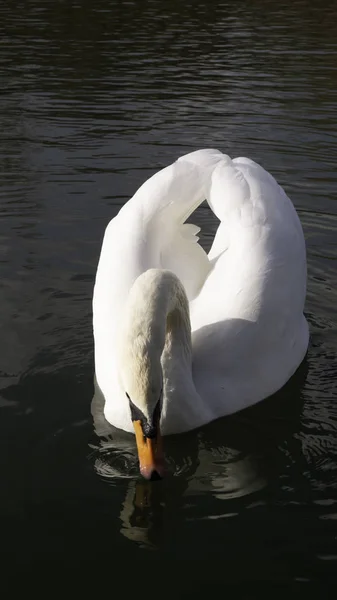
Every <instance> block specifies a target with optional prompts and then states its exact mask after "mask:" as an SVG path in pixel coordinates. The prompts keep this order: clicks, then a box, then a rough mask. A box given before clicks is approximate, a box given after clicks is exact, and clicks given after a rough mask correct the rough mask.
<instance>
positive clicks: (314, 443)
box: [0, 0, 337, 598]
mask: <svg viewBox="0 0 337 600" xmlns="http://www.w3.org/2000/svg"><path fill="white" fill-rule="evenodd" d="M0 33H1V35H0V44H1V45H0V75H1V78H0V81H1V93H0V123H1V126H0V170H1V178H0V195H1V217H2V219H1V229H0V246H1V250H0V252H1V309H2V311H1V312H2V319H1V323H2V324H1V340H2V344H3V350H2V359H1V374H0V375H1V377H0V385H1V396H0V417H1V418H0V440H1V441H0V443H1V453H0V464H1V490H2V491H1V499H0V519H1V532H2V544H1V553H2V556H1V565H2V567H3V569H4V572H6V573H7V572H10V570H11V569H13V571H14V575H15V574H17V573H22V572H24V571H27V570H28V571H29V573H30V575H31V576H32V577H33V581H42V579H43V576H44V574H45V573H46V570H47V569H48V568H51V569H52V571H53V572H54V574H55V573H57V577H60V575H61V574H62V573H66V572H72V573H73V574H74V573H75V572H76V573H80V574H81V577H82V576H84V574H85V573H90V574H92V575H94V577H95V579H96V582H97V589H99V588H100V585H101V584H102V585H103V584H106V585H107V584H108V583H109V584H110V586H111V591H113V590H114V587H115V585H116V580H118V579H119V577H121V575H120V573H119V571H118V570H117V571H116V568H117V566H118V569H119V568H122V569H125V586H126V589H127V590H130V589H131V590H132V589H133V586H134V587H135V589H136V588H137V583H138V581H139V580H138V579H137V578H136V577H135V572H136V566H140V565H141V572H142V578H143V579H141V583H142V586H143V588H144V593H145V592H146V591H148V592H149V593H151V589H148V590H147V589H146V588H147V587H149V585H150V583H151V582H154V581H155V578H156V577H158V580H159V581H160V582H161V586H162V587H161V588H159V593H160V594H161V595H163V594H165V593H167V594H168V596H170V597H172V594H174V595H175V598H180V597H189V596H191V597H192V596H193V598H199V597H200V598H201V597H204V595H205V593H207V592H208V593H217V594H224V593H225V592H226V591H227V589H228V586H229V585H233V586H234V588H235V591H236V593H238V592H241V591H242V593H243V594H244V590H245V589H246V587H247V589H252V588H251V587H249V586H253V585H254V586H255V585H256V586H257V587H259V586H263V585H264V584H265V583H268V584H270V585H272V586H289V585H292V584H294V583H297V584H298V585H301V586H304V587H308V586H309V584H311V583H313V582H316V583H319V584H320V585H321V586H322V587H325V586H329V585H331V584H332V583H333V582H337V575H336V573H337V316H336V306H337V292H336V290H337V270H336V265H337V263H336V259H337V202H336V188H337V169H336V166H337V152H336V148H337V119H336V115H337V4H336V2H334V1H331V0H330V1H328V0H327V1H326V2H324V3H322V2H318V0H311V1H310V2H306V1H305V0H294V1H292V2H291V1H285V0H280V1H279V2H274V1H273V0H257V1H256V2H250V1H249V0H242V1H238V2H235V3H234V2H230V1H229V0H227V1H216V0H213V1H212V2H206V1H205V2H202V1H200V2H197V1H193V0H185V1H184V2H180V1H178V0H167V1H164V0H148V1H145V0H144V1H143V0H139V1H136V0H134V1H132V0H129V1H126V0H125V1H124V0H120V1H118V0H115V1H114V0H95V2H87V1H86V0H82V1H81V0H74V1H73V2H71V3H70V2H67V1H58V2H50V1H48V0H31V1H30V2H29V3H24V2H21V1H19V0H11V1H9V0H5V1H4V2H2V3H1V6H0ZM207 147H214V148H218V149H219V150H221V151H223V152H225V153H227V154H229V155H230V156H232V157H234V156H248V157H250V158H252V159H254V160H256V161H257V162H259V163H261V164H262V165H263V166H264V167H265V168H266V169H267V170H268V171H270V172H271V173H272V174H273V175H274V176H275V178H276V179H277V180H278V182H279V183H280V184H281V185H282V186H284V188H285V190H286V192H287V193H288V195H289V196H290V198H291V199H292V201H293V202H294V204H295V207H296V209H297V211H298V213H299V216H300V219H301V222H302V225H303V229H304V234H305V238H306V244H307V256H308V293H307V302H306V309H305V310H306V316H307V319H308V321H309V325H310V333H311V340H310V347H309V351H308V355H307V357H306V359H305V361H304V363H303V364H302V366H301V368H300V369H299V370H298V372H297V373H296V375H295V376H294V378H293V379H292V380H291V381H290V382H289V383H288V384H287V386H286V387H285V388H284V389H283V390H281V391H280V392H279V393H278V394H277V395H276V396H275V397H274V398H272V399H268V400H266V401H265V402H263V403H261V404H260V405H258V406H257V407H255V408H254V409H250V410H249V411H246V412H244V413H242V414H238V415H234V416H233V417H230V418H228V419H223V420H221V421H219V422H217V423H214V424H211V425H210V426H208V427H205V428H203V429H201V430H200V431H196V432H191V433H189V434H188V435H184V436H180V437H179V436H177V437H172V438H171V439H168V441H167V453H168V461H169V463H170V466H171V470H172V471H173V473H174V476H172V477H171V478H168V479H167V480H164V481H162V482H145V481H141V480H140V478H139V477H138V475H137V468H136V463H135V461H136V456H135V446H134V440H133V438H132V437H129V436H124V438H123V440H122V442H121V441H119V442H117V441H116V438H115V436H114V433H113V432H111V431H109V429H108V428H107V427H106V424H105V423H104V420H103V419H102V415H101V407H100V405H99V402H98V401H97V399H95V398H94V400H93V397H94V384H93V381H94V365H93V337H92V309H91V300H92V291H93V285H94V279H95V272H96V266H97V262H98V257H99V252H100V247H101V242H102V237H103V233H104V229H105V227H106V225H107V223H108V222H109V220H110V219H111V218H112V217H113V216H114V215H116V213H117V212H118V210H119V209H120V207H121V206H122V205H123V204H124V203H125V202H126V201H127V200H128V198H130V197H131V196H132V195H133V193H134V192H135V191H136V189H137V188H138V187H139V186H140V185H141V184H142V183H143V182H144V181H145V180H146V179H147V178H148V177H149V176H151V175H152V174H153V173H154V172H155V171H157V170H158V169H160V168H162V167H164V166H166V165H168V164H170V163H171V162H173V161H174V160H175V159H176V158H177V157H178V156H180V155H182V154H185V153H187V152H190V151H193V150H196V149H198V148H207ZM193 222H195V223H197V224H199V225H200V226H201V227H202V235H201V242H202V244H203V245H204V247H205V248H209V246H210V241H211V239H212V236H213V235H214V231H215V227H216V224H215V222H214V219H213V217H212V214H211V212H210V209H209V208H208V207H207V205H202V206H201V207H200V208H199V209H198V211H197V213H196V214H195V215H193ZM122 258H123V257H121V260H122ZM177 578H178V579H177ZM123 579H124V576H123ZM178 580H179V581H178ZM11 581H12V584H13V580H11ZM12 584H10V585H12ZM49 585H52V583H50V584H49ZM121 586H123V584H122V583H121ZM101 589H103V588H101ZM261 589H262V587H261ZM157 592H158V588H155V593H156V594H157ZM220 597H222V596H220ZM237 597H239V596H237ZM242 597H245V598H246V597H247V598H248V597H249V598H251V597H252V596H249V595H247V596H242Z"/></svg>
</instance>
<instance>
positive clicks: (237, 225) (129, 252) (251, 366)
mask: <svg viewBox="0 0 337 600" xmlns="http://www.w3.org/2000/svg"><path fill="white" fill-rule="evenodd" d="M205 199H206V200H207V202H208V204H209V206H210V208H211V210H212V211H213V213H214V214H215V216H216V217H217V218H218V219H219V221H220V223H219V226H218V229H217V231H216V234H215V236H214V240H213V243H212V247H211V249H210V252H209V253H208V254H206V252H205V251H204V250H203V249H202V247H201V246H200V245H199V243H198V239H199V238H198V237H197V234H198V233H199V231H200V228H199V227H196V226H195V225H193V224H191V223H186V220H187V218H188V217H189V216H190V215H191V214H192V213H193V211H194V210H195V209H196V208H197V206H199V204H201V202H203V201H204V200H205ZM305 296H306V250H305V242H304V236H303V231H302V227H301V224H300V220H299V218H298V215H297V213H296V211H295V208H294V206H293V204H292V203H291V201H290V199H289V198H288V197H287V195H286V193H285V192H284V190H283V189H282V187H280V186H279V185H278V183H277V182H276V181H275V179H274V178H273V177H272V175H271V174H269V173H268V172H267V171H265V170H264V169H263V168H262V167H261V166H260V165H258V164H257V163H255V162H254V161H252V160H250V159H248V158H235V159H233V160H232V159H231V158H230V157H229V156H227V155H225V154H223V153H222V152H220V151H219V150H213V149H203V150H197V151H195V152H191V153H189V154H186V155H184V156H181V157H180V158H178V160H176V161H175V162H174V163H173V164H171V165H169V166H168V167H166V168H164V169H162V170H160V171H158V172H157V173H155V175H153V176H152V177H151V178H150V179H148V180H147V181H145V183H144V184H143V185H142V186H141V187H140V188H139V189H138V191H137V192H136V193H135V195H134V196H133V197H132V198H131V199H130V200H129V201H128V202H127V203H126V204H125V205H124V206H123V207H122V208H121V210H120V211H119V213H118V215H117V216H116V217H114V218H113V219H112V220H111V221H110V223H109V224H108V226H107V228H106V231H105V235H104V239H103V244H102V249H101V254H100V258H99V262H98V268H97V274H96V281H95V286H94V294H93V332H94V346H95V378H96V385H97V386H98V388H99V390H100V391H101V393H102V394H103V397H104V401H105V405H104V415H105V418H106V419H107V421H108V422H109V423H111V424H112V425H113V426H115V427H117V428H119V429H122V430H124V431H127V432H133V433H134V434H135V436H136V445H137V450H138V457H139V463H140V471H141V474H142V475H143V476H144V477H146V478H149V479H155V478H159V477H161V476H162V475H163V473H164V468H165V467H164V461H163V449H162V436H164V435H168V434H173V433H182V432H185V431H188V430H191V429H195V428H198V427H200V426H202V425H205V424H206V423H209V422H211V421H213V420H215V419H217V418H219V417H223V416H225V415H229V414H231V413H234V412H237V411H240V410H242V409H244V408H246V407H248V406H251V405H253V404H255V403H257V402H259V401H261V400H263V399H264V398H267V397H268V396H270V395H272V394H273V393H274V392H276V391H277V390H279V389H280V388H281V387H282V386H283V385H284V384H285V383H286V382H287V380H288V379H289V378H290V377H291V376H292V375H293V373H294V372H295V371H296V369H297V368H298V366H299V365H300V363H301V362H302V360H303V358H304V356H305V354H306V351H307V347H308V340H309V330H308V324H307V321H306V319H305V316H304V314H303V309H304V302H305Z"/></svg>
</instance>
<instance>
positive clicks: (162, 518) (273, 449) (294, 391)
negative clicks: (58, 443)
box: [90, 361, 307, 549]
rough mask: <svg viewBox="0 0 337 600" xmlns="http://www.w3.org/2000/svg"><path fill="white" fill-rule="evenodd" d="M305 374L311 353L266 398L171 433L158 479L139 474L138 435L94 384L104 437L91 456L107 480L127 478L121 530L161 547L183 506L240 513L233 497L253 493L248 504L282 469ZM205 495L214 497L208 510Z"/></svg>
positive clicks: (217, 515)
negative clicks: (164, 472) (111, 411)
mask: <svg viewBox="0 0 337 600" xmlns="http://www.w3.org/2000/svg"><path fill="white" fill-rule="evenodd" d="M306 374H307V364H306V361H305V362H304V363H303V365H302V366H301V367H300V369H299V370H298V371H297V373H296V374H295V375H294V377H293V378H292V380H291V381H290V382H289V383H288V384H287V385H286V386H285V387H284V388H283V390H281V391H280V392H279V393H278V394H275V396H273V397H272V398H270V399H269V400H267V401H266V402H264V403H262V404H260V405H257V406H255V407H253V408H250V409H249V410H246V411H244V412H242V413H240V414H238V415H233V416H231V417H227V418H225V419H219V420H218V421H216V422H214V423H211V424H209V425H208V426H206V427H203V428H201V429H199V430H198V431H194V432H188V433H186V434H181V435H177V436H169V437H165V438H164V442H165V443H164V451H165V459H166V462H167V464H168V472H169V474H168V476H167V477H166V478H164V479H163V480H162V481H159V482H149V481H145V480H142V479H141V477H140V475H139V467H138V464H137V454H136V446H135V441H134V437H133V436H132V435H129V434H126V433H124V432H122V431H119V430H116V429H115V428H114V427H112V426H111V425H110V424H109V423H108V422H107V421H106V419H105V418H104V415H103V406H104V400H103V396H102V394H101V392H100V390H99V388H98V386H95V395H94V397H93V400H92V405H91V411H92V416H93V420H94V426H95V432H96V435H97V437H98V439H97V441H96V443H94V444H91V449H92V454H91V456H90V460H91V462H92V463H93V464H94V468H95V471H96V473H97V475H98V476H99V477H100V478H102V479H103V480H104V481H105V482H106V483H108V484H110V485H113V486H114V485H117V484H118V481H119V480H121V479H122V480H123V479H124V480H128V483H127V486H126V488H125V499H124V501H123V502H122V505H121V507H120V521H121V528H120V533H121V534H122V535H123V536H124V537H126V538H128V539H129V540H131V541H134V542H137V543H139V544H140V545H141V546H142V547H149V548H152V549H154V548H157V549H158V548H160V547H161V546H162V544H163V543H165V539H166V537H167V527H168V524H169V523H172V522H175V527H176V526H177V522H178V514H179V513H180V514H181V517H180V518H183V519H184V521H192V522H195V521H200V520H217V519H223V518H227V517H232V516H235V515H237V514H238V512H237V509H238V506H237V504H236V503H235V501H237V500H239V499H246V498H247V503H248V504H249V503H250V502H248V497H250V496H251V495H253V494H256V493H258V492H260V491H262V490H263V489H264V488H266V487H268V486H270V485H272V483H273V480H274V479H277V477H278V471H279V469H280V463H281V464H282V462H283V460H284V457H283V453H282V447H281V448H280V447H279V444H280V443H282V445H285V444H286V440H287V438H289V437H292V436H293V432H294V429H295V430H297V429H298V427H299V422H300V418H301V412H302V409H303V402H302V399H301V390H302V388H303V385H304V382H305V378H306ZM286 409H287V410H286ZM285 411H286V414H287V418H286V419H283V418H282V417H283V415H284V414H285ZM271 414H272V415H273V418H272V419H270V416H271ZM279 419H281V420H279ZM266 420H267V423H268V428H266V427H265V421H266ZM275 422H276V423H277V426H276V427H275ZM203 497H207V498H208V500H207V502H206V507H207V509H206V511H205V512H204V508H203V507H204V506H205V503H204V501H203V500H202V498H203ZM253 497H254V496H253ZM219 501H220V502H219ZM233 507H235V510H234V509H233ZM240 508H242V506H240ZM233 510H234V512H233Z"/></svg>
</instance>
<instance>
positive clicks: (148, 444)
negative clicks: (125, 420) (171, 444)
mask: <svg viewBox="0 0 337 600" xmlns="http://www.w3.org/2000/svg"><path fill="white" fill-rule="evenodd" d="M133 426H134V428H135V433H136V443H137V450H138V458H139V467H140V472H141V474H142V475H143V477H145V479H161V478H162V476H163V475H164V456H163V450H162V438H161V435H160V432H159V429H158V434H157V436H156V437H155V438H147V437H145V436H144V433H143V428H142V422H141V421H133Z"/></svg>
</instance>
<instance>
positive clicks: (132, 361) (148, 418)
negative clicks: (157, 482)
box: [119, 338, 164, 479]
mask: <svg viewBox="0 0 337 600" xmlns="http://www.w3.org/2000/svg"><path fill="white" fill-rule="evenodd" d="M137 342H138V343H137ZM123 355H124V359H123V361H122V364H120V369H119V372H120V378H121V384H122V387H123V389H124V391H125V400H126V402H128V404H129V409H130V415H131V420H132V423H133V426H134V430H135V434H136V444H137V451H138V458H139V466H140V472H141V474H142V475H143V477H145V478H146V479H161V477H162V476H163V474H164V461H163V452H162V440H161V433H160V416H161V408H162V390H163V374H162V367H161V363H160V360H158V359H155V358H154V357H153V356H151V354H150V353H149V352H147V351H146V348H145V349H144V344H143V343H142V342H141V341H140V340H137V338H136V339H135V340H133V341H132V343H131V344H128V345H127V349H125V351H124V353H123Z"/></svg>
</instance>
